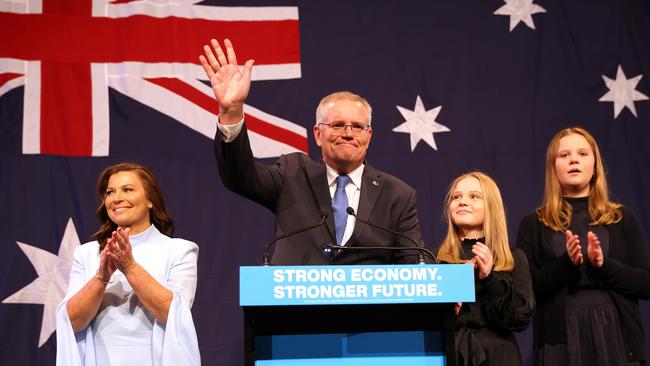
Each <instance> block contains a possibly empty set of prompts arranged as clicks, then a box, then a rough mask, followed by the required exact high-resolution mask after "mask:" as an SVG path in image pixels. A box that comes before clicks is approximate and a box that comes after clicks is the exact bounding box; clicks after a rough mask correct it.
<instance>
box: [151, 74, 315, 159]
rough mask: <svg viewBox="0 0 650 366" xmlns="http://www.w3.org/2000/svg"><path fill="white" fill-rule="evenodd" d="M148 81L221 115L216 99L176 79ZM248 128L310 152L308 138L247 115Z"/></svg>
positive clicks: (153, 79)
mask: <svg viewBox="0 0 650 366" xmlns="http://www.w3.org/2000/svg"><path fill="white" fill-rule="evenodd" d="M146 80H147V81H150V82H152V83H154V84H156V85H159V86H161V87H163V88H165V89H167V90H169V91H171V92H173V93H175V94H178V95H180V96H182V97H183V98H185V99H187V100H189V101H190V102H192V103H194V104H196V105H197V106H199V107H201V108H203V109H205V110H206V111H208V112H210V113H213V114H219V108H218V105H217V102H216V101H215V100H214V98H212V97H209V96H207V95H205V94H203V93H201V92H200V91H198V90H197V89H196V88H194V87H192V86H191V85H189V84H187V83H185V82H183V81H182V80H179V79H176V78H150V79H149V78H148V79H146ZM246 127H247V128H248V129H249V130H251V131H253V132H256V133H258V134H260V135H262V136H265V137H268V138H270V139H273V140H276V141H278V142H281V143H283V144H286V145H289V146H291V147H294V148H296V149H298V150H300V151H303V152H304V153H307V151H308V150H307V149H308V148H307V138H306V137H304V136H301V135H299V134H297V133H295V132H293V131H289V130H287V129H284V128H282V127H278V126H276V125H274V124H271V123H268V122H265V121H263V120H261V119H258V118H256V117H254V116H251V115H250V114H246Z"/></svg>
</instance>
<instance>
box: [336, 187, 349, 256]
mask: <svg viewBox="0 0 650 366" xmlns="http://www.w3.org/2000/svg"><path fill="white" fill-rule="evenodd" d="M348 183H350V177H348V176H347V175H339V176H338V177H336V192H334V199H333V200H332V211H334V229H335V230H336V244H337V245H341V242H342V241H343V234H344V233H345V224H346V223H347V222H348V213H347V209H348V195H347V194H345V186H347V185H348Z"/></svg>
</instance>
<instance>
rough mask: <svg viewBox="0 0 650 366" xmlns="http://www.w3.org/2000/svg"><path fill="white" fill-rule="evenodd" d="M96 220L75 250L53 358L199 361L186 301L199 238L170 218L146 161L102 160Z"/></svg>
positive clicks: (62, 361)
mask: <svg viewBox="0 0 650 366" xmlns="http://www.w3.org/2000/svg"><path fill="white" fill-rule="evenodd" d="M97 194H98V196H99V198H100V205H99V207H98V209H97V213H96V214H97V218H98V220H99V221H100V223H101V228H100V229H99V231H98V232H97V233H95V238H96V239H97V240H96V241H92V242H89V243H86V244H84V245H81V246H80V247H79V248H77V249H76V250H75V253H74V262H73V264H72V270H71V273H70V281H69V285H68V291H67V294H66V296H65V298H64V299H63V301H62V302H61V304H60V305H59V307H58V308H57V365H74V366H76V365H80V366H81V365H84V366H95V365H98V366H99V365H120V366H122V365H137V366H148V365H199V364H200V363H201V361H200V355H199V349H198V341H197V338H196V331H195V329H194V323H193V320H192V314H191V312H190V308H191V306H192V301H193V300H194V292H195V290H196V275H197V258H198V251H199V249H198V246H197V245H196V244H195V243H192V242H190V241H187V240H183V239H176V238H171V237H170V236H171V235H172V234H173V231H174V224H173V222H172V219H171V217H170V216H169V214H168V213H167V208H166V207H165V203H164V200H163V197H162V193H161V191H160V186H159V185H158V182H157V181H156V179H155V177H154V176H153V175H152V174H151V172H150V171H149V170H147V169H146V168H145V167H143V166H141V165H137V164H132V163H121V164H117V165H113V166H110V167H108V168H107V169H106V170H104V172H103V173H102V174H101V175H100V177H99V180H98V182H97Z"/></svg>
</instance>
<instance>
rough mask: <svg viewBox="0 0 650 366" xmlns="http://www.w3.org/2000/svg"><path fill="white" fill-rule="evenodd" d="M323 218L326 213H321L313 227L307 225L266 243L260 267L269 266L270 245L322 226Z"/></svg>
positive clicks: (325, 216)
mask: <svg viewBox="0 0 650 366" xmlns="http://www.w3.org/2000/svg"><path fill="white" fill-rule="evenodd" d="M325 218H327V213H326V212H321V214H320V221H318V223H316V224H314V225H309V226H307V227H304V228H301V229H298V230H294V231H291V232H289V233H286V234H282V235H280V236H278V237H277V238H275V239H273V240H271V241H270V242H268V243H266V245H265V246H264V257H263V258H262V265H264V266H268V265H269V264H271V262H270V261H269V251H270V250H271V245H273V243H275V242H276V241H278V240H282V239H284V238H287V237H289V236H293V235H296V234H300V233H302V232H305V231H308V230H311V229H313V228H316V227H318V226H320V225H323V223H324V222H325Z"/></svg>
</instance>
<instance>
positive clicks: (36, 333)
mask: <svg viewBox="0 0 650 366" xmlns="http://www.w3.org/2000/svg"><path fill="white" fill-rule="evenodd" d="M88 3H90V1H88ZM115 3H118V4H115V5H110V6H108V5H107V7H108V8H110V9H117V10H110V11H109V12H108V14H113V15H109V18H110V17H111V16H113V17H114V18H115V17H120V16H121V17H125V19H127V18H128V16H125V15H124V14H122V13H120V10H119V9H121V7H130V8H128V9H131V10H132V11H133V12H135V13H138V12H141V13H142V14H147V15H146V16H145V17H144V18H146V17H150V18H151V19H152V20H151V23H147V22H144V23H142V24H140V23H137V24H135V23H134V24H135V25H134V26H133V27H127V28H125V30H124V32H127V33H128V32H129V31H132V32H136V31H137V32H142V31H143V28H141V27H154V28H155V27H158V26H159V23H156V22H165V21H167V20H170V19H171V20H174V21H178V22H180V23H182V24H185V23H183V22H184V20H183V19H186V18H183V17H187V15H183V14H186V12H183V11H180V10H175V9H171V10H170V9H168V8H164V9H166V10H155V11H153V10H150V9H148V8H146V6H145V5H141V4H138V3H139V1H118V2H115ZM121 3H124V4H121ZM49 4H52V2H48V0H43V6H42V9H36V10H34V9H32V10H30V11H31V12H32V13H34V12H39V11H40V12H42V13H43V14H45V13H47V12H54V13H57V14H59V13H65V12H66V11H68V10H67V9H54V10H52V6H54V5H49ZM218 5H219V7H217V4H216V2H213V1H205V2H203V3H200V4H193V2H191V1H190V2H188V5H187V6H194V7H195V8H193V9H194V12H195V13H196V14H199V15H196V18H201V19H204V20H205V19H207V18H209V17H211V16H212V14H213V13H215V14H216V12H218V11H219V12H221V13H219V14H220V15H218V16H216V15H215V17H221V18H219V19H220V20H219V22H220V23H218V24H216V23H215V25H209V26H205V28H200V27H203V26H204V24H203V23H201V24H199V25H196V23H192V22H189V21H188V24H187V25H182V26H183V27H185V26H187V29H189V31H188V34H189V35H193V36H194V37H196V39H200V42H203V43H207V42H208V41H209V39H210V38H213V37H214V38H217V39H219V40H221V39H223V38H232V39H233V41H234V42H235V47H238V46H241V47H240V48H238V49H241V50H242V52H240V54H238V57H239V60H240V62H242V63H243V61H244V60H245V59H247V58H255V59H256V60H260V62H259V63H258V66H256V68H257V70H258V71H257V72H259V74H257V76H255V75H254V81H253V85H252V88H251V93H250V95H249V98H248V100H247V105H249V106H250V107H247V108H248V109H247V110H246V113H247V118H248V117H250V119H251V121H253V120H254V119H255V118H258V119H259V120H260V122H259V123H258V124H257V125H256V126H257V127H255V128H257V131H258V136H257V137H256V138H257V141H256V142H255V143H254V145H255V146H257V148H256V147H254V148H255V149H257V150H256V156H259V157H263V158H270V159H269V160H268V162H272V161H273V158H272V157H273V156H277V155H279V154H280V153H285V152H290V151H305V150H308V152H309V154H310V155H311V156H312V157H314V158H319V157H320V151H319V149H318V147H317V146H316V144H315V142H314V140H313V134H312V133H311V130H312V126H313V124H314V120H315V116H314V114H315V108H316V105H317V104H318V101H319V100H320V98H322V97H323V96H324V95H326V94H328V93H330V92H333V91H337V90H350V91H353V92H355V93H357V94H360V95H362V96H364V97H366V98H367V99H368V100H369V101H370V103H371V104H372V106H373V138H372V141H371V143H370V149H369V152H368V156H367V159H368V162H369V163H370V164H372V165H373V166H375V167H377V168H379V169H381V170H384V171H387V172H389V173H391V174H393V175H395V176H397V177H400V178H401V179H403V180H404V181H406V182H407V183H409V184H410V185H412V186H413V187H414V188H415V189H416V190H417V193H418V212H419V217H420V226H421V229H422V233H423V238H424V240H425V241H426V243H427V246H429V247H430V248H435V247H436V246H437V245H438V243H440V241H441V240H442V237H443V235H444V231H445V222H444V219H443V217H442V205H443V199H444V195H445V193H446V190H447V188H448V185H449V183H450V182H451V180H452V179H453V178H455V177H457V176H458V175H460V174H462V173H464V172H466V171H469V170H475V169H478V170H482V171H484V172H486V173H488V174H489V175H490V176H492V177H493V178H494V179H495V180H496V182H497V183H498V184H499V186H500V188H501V191H502V194H503V196H504V200H505V204H506V208H507V213H508V220H509V231H510V234H511V241H512V242H513V243H511V244H514V235H515V233H516V229H517V225H518V223H519V220H520V219H521V218H522V217H523V216H524V215H525V214H526V213H528V212H530V211H532V210H533V209H535V208H536V207H537V206H538V205H539V203H540V201H541V198H542V194H543V185H544V158H545V151H546V146H547V144H548V142H549V140H550V139H551V137H552V136H553V135H554V134H555V133H556V132H557V131H558V130H560V129H562V128H565V127H569V126H576V125H579V126H583V127H585V128H586V129H588V130H589V131H590V132H592V133H593V135H594V136H595V137H596V139H597V141H598V142H599V144H600V148H601V152H602V154H603V157H604V161H605V163H606V170H607V177H608V181H609V183H610V190H611V192H612V196H613V197H614V199H615V200H617V201H620V202H621V203H623V204H624V205H626V206H627V207H629V208H631V209H632V210H633V211H634V212H635V214H636V216H637V218H638V219H639V221H640V222H641V223H642V225H643V228H644V230H645V233H646V235H647V234H650V190H648V188H647V187H648V186H649V185H650V144H648V143H647V141H648V139H649V137H650V101H649V100H648V97H647V96H648V95H650V82H649V80H650V3H648V2H647V1H642V0H631V1H624V2H621V1H617V0H601V1H587V0H577V1H561V0H534V2H533V1H531V0H509V1H507V2H504V1H502V0H486V1H480V2H475V1H435V2H420V1H401V2H391V1H355V2H346V3H332V2H328V1H309V2H296V1H281V0H278V1H220V2H219V4H218ZM89 6H90V5H89ZM239 6H251V7H255V8H251V9H253V10H255V9H258V10H259V9H262V10H263V11H262V13H264V14H265V15H263V18H264V22H259V24H258V23H255V22H248V23H246V20H242V19H246V17H249V16H248V15H245V16H242V15H241V14H239V13H236V12H235V13H236V14H235V16H234V17H235V18H236V21H234V22H231V23H228V19H227V18H228V16H230V15H229V14H231V11H233V10H232V9H234V8H229V7H239ZM220 7H225V8H220ZM276 7H278V8H276ZM133 9H135V10H133ZM143 9H144V10H143ZM82 10H83V11H88V12H89V10H88V9H85V10H84V9H82ZM240 10H241V9H240ZM240 10H237V11H240ZM244 10H246V9H245V8H244ZM249 10H250V9H249ZM80 11H81V10H80ZM111 11H114V13H111ZM25 12H28V11H22V10H16V7H15V6H14V7H12V6H11V5H10V4H9V2H8V1H4V0H2V1H0V19H1V20H2V23H3V24H10V25H11V27H4V26H3V28H2V30H0V34H1V35H0V37H1V39H2V42H0V206H1V207H3V209H2V210H0V250H2V255H1V256H0V300H2V301H3V302H2V303H1V304H0V364H3V365H11V364H22V365H47V364H53V363H54V358H55V350H56V345H55V342H56V340H55V338H56V337H54V336H52V332H53V331H54V329H53V327H52V323H51V319H52V318H51V316H52V314H53V308H54V307H55V306H56V303H57V302H58V300H60V297H57V296H59V295H60V293H61V291H64V290H65V284H66V283H67V277H66V276H67V274H66V269H69V267H66V258H69V255H70V250H71V249H70V248H72V249H74V247H75V246H76V245H78V244H79V242H81V243H84V242H86V241H89V240H91V236H92V234H93V233H94V232H95V231H96V230H97V228H98V224H97V221H96V219H95V217H94V211H95V209H96V207H97V204H98V199H97V197H96V195H95V192H94V185H95V183H96V179H97V177H98V175H99V173H100V172H101V171H102V170H103V169H104V168H105V167H106V166H108V165H110V164H113V163H117V162H121V161H136V162H139V163H142V164H144V165H145V166H147V167H149V168H150V169H151V170H152V171H153V172H154V174H155V175H156V176H157V178H158V179H159V181H160V182H161V185H162V188H163V193H164V195H165V198H166V200H167V204H168V206H169V208H170V211H171V214H172V216H173V218H174V220H175V223H176V228H177V230H176V236H178V237H182V238H185V239H188V240H191V241H194V242H196V243H197V244H198V245H199V246H200V256H199V281H198V289H197V295H196V300H195V303H194V307H193V309H192V312H193V315H194V320H195V323H196V328H197V332H198V337H199V343H200V349H201V355H202V360H203V363H204V364H206V365H241V364H242V363H243V334H242V333H243V320H242V311H241V309H240V308H239V306H238V292H237V291H238V290H237V289H238V268H239V266H240V265H258V264H260V263H261V257H262V251H263V243H265V242H266V241H268V240H270V239H271V238H273V236H274V233H273V215H272V213H270V212H268V211H267V210H265V209H264V208H262V207H261V206H259V205H257V204H255V203H252V202H250V201H248V200H246V199H244V198H242V197H239V196H237V195H235V194H233V193H231V192H229V191H227V190H226V189H225V188H224V187H223V186H222V185H221V183H220V181H219V178H218V173H217V167H216V163H215V159H214V157H213V152H212V140H211V134H213V133H214V131H215V130H216V129H215V127H214V122H215V120H214V115H215V113H216V112H215V109H216V102H214V100H211V99H209V92H210V89H209V86H207V84H206V82H205V80H201V79H204V78H203V77H202V75H201V70H200V68H199V66H198V60H197V58H198V55H199V54H200V52H201V45H202V43H197V44H194V43H192V47H191V51H187V50H181V48H183V42H173V41H170V40H169V39H168V38H165V37H153V38H152V37H151V36H148V35H147V34H146V33H145V34H144V35H143V34H141V33H137V34H131V35H129V37H127V38H125V39H128V40H130V41H133V42H136V41H137V40H138V39H139V38H138V37H140V38H143V39H144V41H142V42H143V43H142V45H141V47H142V48H143V49H145V50H148V49H149V48H150V49H152V50H151V51H147V52H157V51H154V50H153V49H156V50H163V51H161V53H160V54H158V53H155V55H154V56H152V57H149V58H148V57H147V53H146V52H143V53H142V54H140V53H138V51H139V50H138V49H133V48H136V47H135V46H134V44H135V43H129V42H123V43H124V44H122V45H121V47H125V49H124V50H121V51H119V52H118V51H115V50H114V49H113V48H110V47H107V50H106V54H109V53H111V52H114V53H111V54H110V55H108V56H106V54H104V53H102V52H99V51H98V50H97V49H95V48H93V43H83V42H82V43H83V45H84V46H83V47H81V46H79V49H75V48H74V47H72V48H70V49H71V50H72V51H71V52H72V54H73V55H75V57H76V56H78V60H74V62H76V63H77V64H80V63H84V62H85V63H87V64H89V63H90V62H91V61H92V62H98V63H95V64H93V65H97V64H101V65H104V66H101V67H96V66H92V67H80V68H79V69H82V70H89V72H88V73H87V76H84V77H86V79H83V78H82V77H81V76H79V79H80V80H92V83H86V84H84V83H83V82H80V83H77V79H76V77H77V76H78V75H79V74H78V73H77V71H75V70H77V69H76V68H73V67H70V68H65V67H64V68H60V69H59V68H58V67H60V66H61V65H60V64H61V63H62V62H63V61H61V60H62V59H64V58H65V57H67V55H64V54H61V53H57V52H56V47H53V46H52V47H50V46H48V47H45V46H43V47H42V49H41V46H40V45H41V44H42V43H44V42H45V41H46V40H47V39H45V40H44V39H43V38H42V37H37V36H36V35H35V34H34V35H32V37H33V38H31V39H30V38H26V39H24V38H21V39H22V41H21V42H22V43H21V44H19V45H18V44H15V42H14V43H12V42H11V41H10V40H11V39H14V38H15V37H18V38H20V37H30V34H27V35H24V34H23V33H22V32H18V31H17V30H19V29H22V28H21V27H27V26H29V27H32V28H33V27H37V28H38V27H40V26H41V25H42V26H43V27H45V25H46V23H47V22H50V21H51V18H47V19H45V18H38V17H35V16H27V15H25V14H24V13H25ZM147 12H150V13H151V14H149V13H147ZM155 12H160V13H155ZM154 13H155V14H154ZM93 14H94V13H93ZM114 14H117V15H114ZM120 14H122V15H120ZM223 14H227V16H225V15H223ZM274 14H280V15H279V16H278V17H277V18H279V19H273V17H274ZM22 16H24V17H22ZM93 16H97V15H93ZM256 16H257V15H256ZM109 18H106V19H109ZM146 19H148V18H146ZM179 19H180V20H179ZM210 19H212V18H210ZM287 19H289V20H287ZM127 20H128V21H131V20H133V19H131V18H128V19H127ZM137 20H138V22H139V21H141V20H142V18H138V19H137ZM107 22H108V21H107ZM238 22H239V23H238ZM242 22H243V23H242ZM265 22H266V23H265ZM240 23H241V24H240ZM253 23H255V24H253ZM26 24H27V25H26ZM47 24H49V23H47ZM93 24H94V23H93ZM102 24H103V23H102ZM161 24H162V23H161ZM210 24H211V23H210ZM267 25H268V29H267V28H255V27H266V26H267ZM111 26H113V25H111ZM195 26H196V27H199V28H193V27H195ZM179 27H180V26H179ZM179 27H177V28H174V29H180V28H182V27H180V28H179ZM61 28H66V27H61ZM38 29H40V28H38ZM43 29H45V28H43ZM93 29H94V28H93ZM152 29H153V28H152ZM156 29H158V28H156ZM183 29H185V28H183ZM194 29H196V30H194ZM260 29H264V30H260ZM152 32H153V31H152ZM179 32H180V31H179ZM52 33H53V34H52V37H55V36H56V32H52ZM106 37H108V36H106ZM188 37H189V36H188ZM46 38H47V37H46ZM172 39H173V37H172ZM80 42H81V41H80ZM84 42H85V41H84ZM188 42H189V41H188ZM192 42H195V40H192ZM238 42H239V43H238ZM45 43H47V42H45ZM25 44H26V45H25ZM21 47H22V48H21ZM84 47H87V49H86V48H84ZM128 47H131V48H128ZM147 47H149V48H147ZM100 48H101V47H100ZM34 49H38V50H40V51H39V52H40V53H39V52H35V51H34ZM168 49H170V50H175V51H174V52H176V51H178V54H179V55H180V56H178V57H176V56H174V57H171V56H169V57H168V56H167V55H166V54H165V50H168ZM30 52H31V53H30ZM84 52H89V53H92V52H96V53H97V56H96V57H98V58H99V61H93V60H90V61H89V59H90V57H87V58H85V56H84V55H85V54H84ZM170 52H171V51H170ZM188 52H189V55H190V56H192V57H194V58H191V57H190V56H187V57H186V53H188ZM192 53H193V54H192ZM48 55H49V56H48ZM121 55H126V56H124V57H123V59H117V58H118V56H119V57H122V56H121ZM93 57H95V56H93ZM35 62H41V63H42V64H37V63H35ZM66 62H68V61H66ZM69 62H72V61H69ZM165 62H167V64H164V63H165ZM183 65H187V66H183ZM34 67H37V68H38V67H41V68H40V69H39V70H41V72H40V74H39V75H40V76H38V75H37V76H38V77H37V76H34V75H35V73H34V72H33V70H34ZM136 69H137V70H138V72H140V73H141V74H139V76H140V77H139V79H138V80H134V79H133V78H131V77H130V76H129V75H131V74H132V72H133V70H136ZM52 70H54V71H52ZM57 70H63V71H57ZM70 70H72V71H70ZM197 70H198V71H197ZM269 70H271V71H269ZM97 72H99V73H100V74H99V75H104V76H102V77H96V75H98V74H97ZM102 72H105V73H104V74H101V73H102ZM178 75H182V76H178ZM273 75H276V76H273ZM277 75H280V76H277ZM35 78H36V79H35ZM57 78H58V79H57ZM57 80H58V81H57ZM35 81H37V82H40V84H36V85H40V89H39V88H36V89H35V84H34V82H35ZM102 82H103V83H104V84H101V83H102ZM97 83H99V84H97ZM75 85H82V86H83V85H86V87H87V88H86V89H84V87H81V86H80V87H78V88H77V87H76V86H75ZM98 85H99V86H98ZM102 85H103V86H102ZM188 85H189V87H188ZM188 88H189V89H188ZM37 89H38V90H37ZM84 90H85V91H86V92H84ZM187 90H190V92H188V91H187ZM88 93H93V94H92V95H93V98H92V106H93V108H92V111H91V112H88V113H91V114H88V116H91V115H92V121H93V124H92V127H88V128H86V127H84V128H86V130H84V128H81V127H79V128H77V127H76V125H73V126H72V128H71V131H73V132H72V135H71V137H70V138H66V137H65V135H63V136H64V137H63V138H62V139H61V140H60V141H62V142H60V143H59V144H60V147H57V148H54V149H51V148H50V146H51V145H49V144H50V142H48V141H50V140H49V139H50V138H53V137H52V135H54V134H56V133H54V132H50V131H52V130H51V127H50V126H51V125H50V124H49V123H54V122H51V121H59V122H56V123H62V122H60V121H63V120H65V118H64V119H61V118H59V119H58V120H57V117H56V116H53V115H56V114H57V113H56V112H57V111H58V110H59V108H60V111H76V110H79V108H81V107H79V108H77V107H75V106H74V105H73V106H72V107H70V106H68V105H66V103H71V105H72V103H73V102H74V101H75V100H81V99H83V98H86V96H87V95H90V94H88ZM94 93H99V94H94ZM102 93H103V94H102ZM59 94H60V95H62V96H63V97H62V98H61V99H60V101H61V102H57V103H54V104H53V105H51V103H50V102H49V101H50V99H48V98H54V97H53V96H56V95H59ZM96 95H102V97H101V98H99V97H97V98H96ZM178 95H181V96H182V98H180V97H177V96H178ZM102 98H103V99H102ZM206 98H208V99H206ZM89 100H90V99H89ZM98 100H99V102H98ZM101 100H105V103H104V104H102V103H100V102H101ZM168 100H172V101H174V103H180V104H179V105H182V106H183V107H182V108H180V109H179V108H166V104H168V103H167V101H168ZM161 101H163V102H161ZM188 101H189V102H188ZM48 103H49V104H48ZM89 103H90V102H89ZM174 105H175V104H174ZM104 110H105V112H106V113H105V114H102V112H101V111H104ZM179 111H180V112H179ZM206 111H207V112H206ZM66 113H68V112H66ZM70 113H72V112H70ZM71 116H72V114H71ZM102 116H103V117H102ZM70 118H72V117H70ZM75 118H76V117H75ZM80 118H81V117H80ZM247 120H248V119H247ZM252 123H253V122H251V124H252ZM98 126H99V127H98ZM102 126H103V127H102ZM253 129H254V128H253V127H251V130H253ZM81 130H83V131H86V132H83V133H84V134H86V135H85V136H86V137H83V136H80V135H78V133H80V132H79V131H81ZM252 135H253V136H254V134H252ZM88 136H94V139H89V137H88ZM84 138H86V139H89V140H88V141H90V142H87V143H86V145H85V146H86V147H84V146H82V147H80V148H79V149H80V150H70V151H68V150H65V149H67V148H68V147H69V146H76V145H75V144H77V143H78V142H79V141H80V139H84ZM66 139H67V140H66ZM52 144H54V145H56V144H55V143H52ZM57 146H59V145H57ZM265 147H268V149H267V150H265ZM59 148H60V149H62V150H57V149H59ZM84 149H86V150H84ZM79 151H87V153H83V152H81V153H79ZM265 151H267V152H266V153H265ZM269 151H270V152H269ZM84 154H85V155H84ZM641 308H642V313H643V317H644V322H645V329H646V330H650V305H649V304H648V302H647V301H642V302H641ZM529 334H530V332H527V333H525V334H524V335H522V336H521V341H522V343H521V345H520V348H521V350H522V354H523V355H524V358H525V359H526V360H527V361H528V362H529V361H530V354H531V338H530V336H529ZM646 353H647V354H650V341H649V340H648V339H646Z"/></svg>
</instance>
